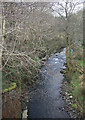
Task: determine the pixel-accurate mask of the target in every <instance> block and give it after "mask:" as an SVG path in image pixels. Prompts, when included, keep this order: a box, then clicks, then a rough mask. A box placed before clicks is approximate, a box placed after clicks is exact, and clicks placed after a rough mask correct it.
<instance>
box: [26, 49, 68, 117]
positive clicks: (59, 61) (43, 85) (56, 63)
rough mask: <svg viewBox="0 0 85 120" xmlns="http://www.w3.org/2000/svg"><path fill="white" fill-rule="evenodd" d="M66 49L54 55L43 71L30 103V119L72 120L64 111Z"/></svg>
mask: <svg viewBox="0 0 85 120" xmlns="http://www.w3.org/2000/svg"><path fill="white" fill-rule="evenodd" d="M64 63H66V49H65V48H64V49H63V51H62V52H60V53H56V54H54V55H52V56H51V57H50V58H49V60H48V61H47V62H46V64H45V66H44V67H42V69H41V71H42V72H41V76H40V80H39V82H40V84H39V85H38V86H37V89H36V90H35V94H34V96H33V98H32V99H31V100H30V102H29V114H28V116H29V118H70V117H69V115H68V113H67V112H66V111H65V110H64V109H63V108H65V107H66V104H65V102H64V100H63V99H62V96H61V86H62V81H63V79H64V76H63V74H61V73H60V71H61V70H62V69H63V68H65V66H64Z"/></svg>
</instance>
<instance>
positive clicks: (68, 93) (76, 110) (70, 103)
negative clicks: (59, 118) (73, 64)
mask: <svg viewBox="0 0 85 120" xmlns="http://www.w3.org/2000/svg"><path fill="white" fill-rule="evenodd" d="M62 73H63V74H64V80H63V82H62V87H61V89H62V92H61V94H62V96H63V100H64V101H65V102H66V104H67V107H66V108H65V109H66V111H68V113H69V115H70V116H71V118H82V117H83V112H84V111H83V107H82V106H83V101H81V102H82V106H79V101H77V100H78V99H80V98H81V97H82V94H81V95H80V96H78V98H75V96H77V94H79V91H78V92H75V91H77V87H73V86H72V85H75V80H76V86H77V84H78V85H79V82H78V83H77V81H78V78H77V79H75V80H74V79H73V81H72V80H71V82H68V79H71V78H67V75H68V73H67V72H66V69H64V70H62ZM74 74H75V73H74ZM74 74H73V75H72V76H74ZM74 93H75V94H74ZM74 95H75V96H74Z"/></svg>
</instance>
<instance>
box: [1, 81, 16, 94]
mask: <svg viewBox="0 0 85 120" xmlns="http://www.w3.org/2000/svg"><path fill="white" fill-rule="evenodd" d="M11 85H12V86H11V87H9V88H8V89H4V90H3V93H4V92H8V91H11V90H13V89H14V88H16V86H17V85H16V83H14V82H13V83H11Z"/></svg>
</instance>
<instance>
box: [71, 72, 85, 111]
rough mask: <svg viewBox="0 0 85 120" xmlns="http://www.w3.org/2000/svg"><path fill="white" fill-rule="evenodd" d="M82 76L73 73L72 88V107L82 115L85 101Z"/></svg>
mask: <svg viewBox="0 0 85 120" xmlns="http://www.w3.org/2000/svg"><path fill="white" fill-rule="evenodd" d="M80 75H81V74H80V73H79V72H75V73H73V75H72V80H71V85H70V88H71V90H72V93H71V95H72V96H73V100H74V103H73V104H72V107H73V108H75V109H77V110H79V111H80V112H81V113H82V112H83V101H84V100H85V98H84V96H83V94H82V86H81V80H80V79H79V76H80Z"/></svg>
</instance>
